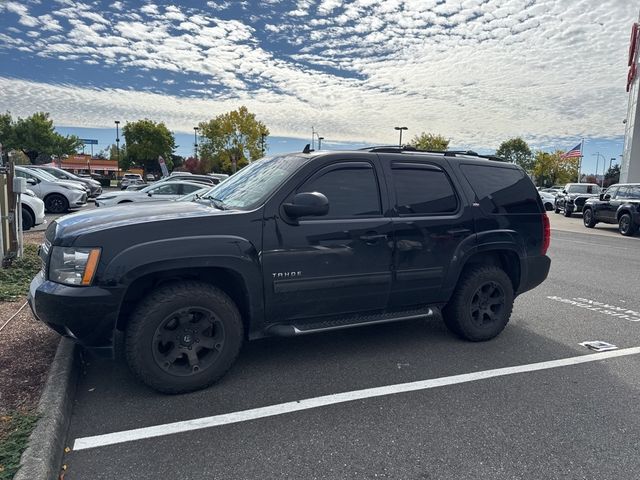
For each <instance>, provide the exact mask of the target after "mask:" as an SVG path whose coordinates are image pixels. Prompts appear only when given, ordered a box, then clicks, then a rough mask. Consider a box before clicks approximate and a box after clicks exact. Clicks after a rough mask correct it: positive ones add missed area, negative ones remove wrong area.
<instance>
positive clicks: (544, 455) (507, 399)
mask: <svg viewBox="0 0 640 480" xmlns="http://www.w3.org/2000/svg"><path fill="white" fill-rule="evenodd" d="M550 217H551V220H552V228H553V232H552V233H553V235H552V244H551V249H550V256H551V257H552V259H553V264H552V270H551V273H550V275H549V278H548V280H547V281H546V282H545V283H544V284H543V285H542V286H540V287H539V288H537V289H535V290H533V291H531V292H528V293H526V294H525V295H522V296H521V297H519V298H518V299H517V301H516V305H515V308H514V312H513V316H512V319H511V323H510V325H509V326H508V327H507V329H506V330H505V331H504V332H503V333H502V335H500V336H499V337H498V338H496V339H494V340H493V341H490V342H486V343H468V342H464V341H461V340H458V339H457V338H455V337H453V336H452V335H451V334H450V333H448V331H447V330H446V329H445V328H444V326H443V324H442V323H441V321H440V320H439V319H437V318H436V319H432V320H430V321H428V322H424V321H416V322H407V323H397V324H388V325H379V326H372V327H364V328H358V329H352V330H344V331H341V332H334V333H327V334H322V335H315V336H306V337H298V338H289V339H286V338H271V339H264V340H260V341H256V342H253V343H250V344H247V345H246V346H245V347H244V349H243V352H242V353H241V356H240V358H239V361H238V362H237V364H236V365H235V366H234V367H233V368H232V370H231V371H230V372H229V374H228V375H227V376H226V377H224V378H223V379H222V380H221V381H220V382H219V383H218V384H217V385H215V386H213V387H211V388H209V389H207V390H204V391H201V392H196V393H193V394H188V395H179V396H166V395H161V394H158V393H155V392H153V391H151V390H149V389H148V388H146V387H144V386H143V385H142V384H140V383H138V382H137V381H135V380H134V379H133V378H132V376H131V375H130V373H129V372H128V370H127V368H126V367H125V366H124V365H123V364H122V362H120V363H113V362H110V361H105V360H98V359H95V358H91V357H86V363H85V366H84V369H83V374H82V378H81V380H80V383H79V386H78V391H77V397H76V400H75V404H74V412H73V417H72V421H71V427H70V430H69V434H68V439H67V445H68V446H69V447H75V448H74V450H72V451H71V452H70V453H68V454H67V455H66V456H65V463H66V465H67V470H66V472H65V477H64V478H65V480H69V479H112V478H136V479H157V478H181V479H200V478H215V479H218V478H220V479H254V478H255V479H258V478H259V479H265V478H305V479H306V478H308V479H315V478H318V479H320V478H323V479H324V478H327V479H329V478H330V479H334V478H335V479H339V478H340V479H342V478H398V479H414V478H415V479H461V478H470V479H520V478H522V479H531V478H540V479H543V478H544V479H555V478H562V479H583V478H584V479H591V478H594V479H595V478H598V479H604V478H622V479H626V478H628V479H637V478H638V474H637V472H638V471H640V455H638V452H639V451H640V436H639V435H638V434H639V433H640V402H639V400H640V388H639V387H638V386H639V385H640V368H639V367H640V349H639V348H637V347H640V330H639V329H640V300H638V292H637V284H638V274H637V272H638V271H639V269H640V259H639V258H638V254H637V252H638V248H639V247H640V237H639V236H636V237H633V238H625V237H622V236H621V235H619V234H618V233H617V232H616V231H615V228H614V227H598V228H596V229H594V230H587V229H586V228H584V227H583V226H582V223H581V220H580V218H579V217H578V216H576V217H574V218H571V219H566V218H564V217H562V216H559V215H554V214H553V213H550ZM587 340H604V341H607V342H610V343H613V344H615V345H617V346H618V347H620V350H617V351H615V353H614V354H613V355H619V356H615V357H610V358H609V357H608V356H609V355H610V354H608V353H594V352H592V351H590V350H587V349H586V348H584V347H582V346H580V345H579V343H580V342H583V341H587ZM563 359H564V360H563ZM556 360H561V361H560V362H555V363H554V362H553V361H556ZM505 367H520V368H515V369H513V370H504V368H505ZM500 369H502V370H500ZM418 382H421V383H418ZM407 384H409V385H408V386H407ZM377 387H386V388H383V389H382V390H376V391H371V390H366V391H365V392H364V393H362V392H360V393H355V394H354V393H353V392H356V391H361V390H363V389H372V388H377ZM342 393H345V396H343V397H338V396H335V394H342ZM327 396H331V397H327ZM319 397H320V398H319ZM282 404H285V405H282ZM263 407H272V408H271V409H264V408H263ZM252 409H261V410H255V411H253V412H249V413H247V412H246V411H247V410H252ZM235 412H242V413H237V414H236V413H235ZM229 414H232V415H229ZM212 417H213V418H212ZM176 422H178V423H176ZM169 424H171V425H169ZM148 427H154V428H148ZM139 429H142V430H139ZM106 434H114V435H111V436H107V437H105V436H104V435H106Z"/></svg>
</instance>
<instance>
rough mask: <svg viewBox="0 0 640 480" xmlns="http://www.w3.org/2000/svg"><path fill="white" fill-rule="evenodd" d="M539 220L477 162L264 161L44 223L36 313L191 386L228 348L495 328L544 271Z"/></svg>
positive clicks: (382, 153) (152, 373)
mask: <svg viewBox="0 0 640 480" xmlns="http://www.w3.org/2000/svg"><path fill="white" fill-rule="evenodd" d="M549 239H550V230H549V220H548V218H547V215H546V213H545V211H544V208H543V206H542V202H541V200H540V198H539V196H538V194H537V192H536V189H535V187H534V186H533V184H532V183H531V180H529V178H528V177H527V176H526V175H525V174H524V172H523V171H522V170H521V169H520V168H519V167H516V166H514V165H511V164H506V163H502V162H498V161H492V160H489V159H484V158H481V157H479V156H478V155H477V154H475V155H471V154H467V155H465V154H461V153H460V152H439V153H433V152H429V153H427V152H417V151H408V150H406V149H400V148H388V147H377V148H369V149H364V150H360V151H345V152H326V151H325V152H313V151H309V150H308V149H305V152H303V153H297V154H288V155H279V156H273V157H267V158H264V159H262V160H259V161H256V162H253V163H251V164H250V165H248V166H247V167H245V168H244V169H242V170H241V171H239V172H238V173H236V174H235V175H233V176H232V177H230V178H229V179H227V180H226V181H224V182H222V183H221V184H220V185H218V186H217V187H215V188H214V189H213V190H211V191H210V192H209V193H208V194H207V196H205V197H204V198H201V199H199V200H197V201H195V202H167V203H165V202H154V203H153V204H148V205H141V204H136V205H134V206H126V205H120V206H118V208H105V209H99V210H98V211H95V210H94V211H91V212H87V213H80V214H75V215H69V216H66V217H63V218H61V219H58V220H56V221H55V222H53V223H52V224H51V225H50V226H49V228H48V229H47V231H46V241H45V243H44V245H43V246H42V247H41V253H40V255H41V258H42V262H43V269H42V271H41V272H40V273H39V274H38V275H37V276H36V277H35V278H34V280H33V281H32V283H31V288H30V295H29V304H30V305H31V308H32V309H33V312H34V313H35V315H36V317H37V318H39V319H40V320H42V321H44V322H46V323H47V324H48V325H49V326H51V327H52V328H54V329H55V330H56V331H58V332H60V333H61V334H63V335H67V336H70V337H72V338H73V339H75V340H76V341H78V342H80V343H81V344H82V345H84V346H85V347H88V348H90V349H93V350H96V351H103V352H105V351H106V352H112V350H113V345H114V335H115V334H116V332H117V331H122V332H124V344H125V354H126V358H127V361H128V363H129V365H130V367H131V369H132V370H133V372H134V373H135V374H136V375H137V376H138V377H139V378H140V379H141V380H142V381H143V382H145V383H147V384H148V385H150V386H151V387H153V388H155V389H157V390H160V391H163V392H169V393H177V392H185V391H190V390H194V389H198V388H202V387H205V386H207V385H209V384H211V383H212V382H214V381H215V380H217V379H218V378H220V377H221V376H222V375H223V374H224V373H225V372H226V371H227V370H228V369H229V368H230V367H231V365H232V363H233V362H234V360H235V358H236V356H237V355H238V352H239V351H240V347H241V345H242V343H243V341H244V340H245V339H256V338H261V337H265V336H272V335H279V336H294V335H303V334H308V333H314V332H324V331H329V330H335V329H340V328H348V327H355V326H360V325H371V324H376V323H382V322H393V321H399V320H409V319H418V318H426V317H430V316H433V315H435V314H437V313H439V312H440V311H441V310H442V313H443V317H444V321H445V322H446V325H447V326H448V327H449V329H451V330H452V331H453V332H455V333H456V334H457V335H459V336H460V337H462V338H465V339H468V340H471V341H482V340H488V339H491V338H493V337H494V336H496V335H498V334H499V333H500V332H501V331H502V329H503V328H504V327H505V326H506V324H507V322H508V321H509V317H510V315H511V309H512V306H513V301H514V298H515V297H516V296H517V295H519V294H521V293H523V292H526V291H527V290H530V289H532V288H534V287H536V286H537V285H538V284H540V283H541V282H542V281H544V279H545V278H546V277H547V274H548V271H549V266H550V259H549V258H548V257H547V256H546V252H547V248H548V246H549Z"/></svg>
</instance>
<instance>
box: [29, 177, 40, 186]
mask: <svg viewBox="0 0 640 480" xmlns="http://www.w3.org/2000/svg"><path fill="white" fill-rule="evenodd" d="M27 183H28V184H29V185H37V184H38V181H37V180H36V179H35V178H27Z"/></svg>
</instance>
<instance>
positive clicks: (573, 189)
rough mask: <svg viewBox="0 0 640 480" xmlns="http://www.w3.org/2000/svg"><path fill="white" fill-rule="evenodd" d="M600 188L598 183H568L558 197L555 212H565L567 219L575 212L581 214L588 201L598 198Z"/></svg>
mask: <svg viewBox="0 0 640 480" xmlns="http://www.w3.org/2000/svg"><path fill="white" fill-rule="evenodd" d="M599 194H600V186H599V185H598V184H596V183H567V184H566V185H565V186H564V189H563V190H562V192H560V193H559V194H558V195H557V196H556V202H555V212H556V213H560V210H563V211H564V216H565V217H570V216H571V214H572V213H574V212H581V211H582V207H583V206H584V203H585V202H586V201H587V199H589V198H592V197H597V196H598V195H599Z"/></svg>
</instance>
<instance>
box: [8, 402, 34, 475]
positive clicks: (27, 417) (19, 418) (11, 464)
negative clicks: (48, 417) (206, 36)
mask: <svg viewBox="0 0 640 480" xmlns="http://www.w3.org/2000/svg"><path fill="white" fill-rule="evenodd" d="M37 421H38V416H37V415H34V414H30V413H20V412H16V413H13V414H11V415H4V416H1V417H0V480H11V479H12V478H13V476H14V475H15V474H16V472H17V471H18V467H19V466H20V456H21V455H22V452H23V451H24V449H25V448H26V447H27V441H28V440H29V435H31V431H32V430H33V428H34V427H35V425H36V422H37Z"/></svg>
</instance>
